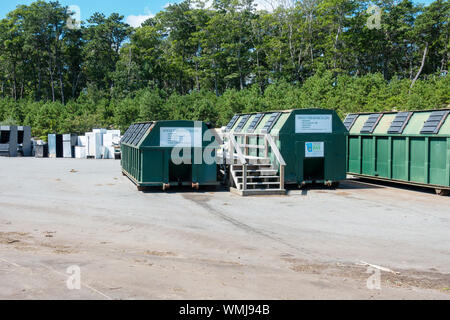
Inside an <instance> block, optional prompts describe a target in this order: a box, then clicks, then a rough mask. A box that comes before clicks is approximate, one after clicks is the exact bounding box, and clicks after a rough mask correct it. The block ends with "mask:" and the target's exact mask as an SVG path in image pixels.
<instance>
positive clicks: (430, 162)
mask: <svg viewBox="0 0 450 320" xmlns="http://www.w3.org/2000/svg"><path fill="white" fill-rule="evenodd" d="M449 114H450V109H441V110H427V111H404V112H384V113H372V114H368V113H361V114H349V115H348V116H347V118H346V120H345V121H344V124H345V125H346V126H347V128H348V129H349V132H350V133H349V136H348V144H347V145H348V147H347V148H348V150H347V154H348V163H347V171H348V173H349V174H351V175H354V176H359V177H365V178H371V179H379V180H387V181H393V182H400V183H406V184H413V185H419V186H425V187H430V188H434V189H436V192H437V193H438V194H447V193H448V190H450V116H449Z"/></svg>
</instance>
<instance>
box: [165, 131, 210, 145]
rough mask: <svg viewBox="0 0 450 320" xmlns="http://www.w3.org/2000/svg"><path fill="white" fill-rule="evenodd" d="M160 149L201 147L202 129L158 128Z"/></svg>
mask: <svg viewBox="0 0 450 320" xmlns="http://www.w3.org/2000/svg"><path fill="white" fill-rule="evenodd" d="M159 145H160V146H161V147H182V148H185V147H201V146H202V128H201V127H199V128H192V127H190V128H189V127H165V128H160V141H159Z"/></svg>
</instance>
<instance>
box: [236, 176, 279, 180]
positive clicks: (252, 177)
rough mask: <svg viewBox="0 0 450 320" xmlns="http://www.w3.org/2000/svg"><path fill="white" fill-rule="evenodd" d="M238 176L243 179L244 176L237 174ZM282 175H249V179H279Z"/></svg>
mask: <svg viewBox="0 0 450 320" xmlns="http://www.w3.org/2000/svg"><path fill="white" fill-rule="evenodd" d="M236 178H238V179H242V178H243V176H237V177H236ZM279 178H280V176H247V179H279Z"/></svg>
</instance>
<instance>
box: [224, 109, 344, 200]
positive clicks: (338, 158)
mask: <svg viewBox="0 0 450 320" xmlns="http://www.w3.org/2000/svg"><path fill="white" fill-rule="evenodd" d="M222 131H223V132H224V137H225V138H224V140H225V144H226V145H227V141H228V140H229V139H230V138H233V139H235V141H236V142H235V146H234V147H233V146H230V147H228V149H229V150H233V151H235V150H237V149H240V150H241V151H239V153H240V154H242V155H243V157H244V158H245V159H246V164H245V165H244V167H247V168H245V169H248V172H253V171H257V172H256V174H255V175H258V177H256V176H255V175H251V174H248V175H247V176H246V177H244V175H245V174H242V171H244V169H242V167H243V165H242V161H241V162H239V163H236V161H235V162H234V163H233V164H232V165H231V176H232V177H233V178H234V182H233V181H231V182H232V184H233V185H235V186H236V189H237V190H239V191H240V193H241V194H243V195H245V194H249V195H251V194H258V192H257V191H258V190H250V188H253V189H257V188H258V189H265V191H267V190H268V189H277V190H280V191H284V186H285V185H289V184H291V185H300V186H302V185H305V184H309V183H321V184H325V185H328V186H332V185H337V184H338V182H339V181H340V180H345V179H346V157H345V152H346V136H347V134H348V132H347V130H346V128H345V127H344V125H343V123H342V121H341V119H340V118H339V116H338V115H337V114H336V112H335V111H333V110H326V109H295V110H283V111H270V112H260V113H251V114H237V115H235V116H234V117H233V119H232V120H231V121H230V122H229V123H228V126H227V127H226V128H223V130H222ZM268 140H269V141H270V142H273V145H272V146H270V145H268ZM230 152H232V151H229V153H230ZM275 152H277V153H278V154H279V155H278V157H277V156H276V154H275ZM234 153H235V158H236V152H234ZM252 160H254V161H259V163H258V164H256V165H255V164H252V163H251V161H252ZM280 160H282V161H281V162H282V163H280ZM262 166H266V168H265V170H264V168H263V167H262ZM262 171H267V172H271V173H270V174H271V176H270V178H265V176H264V175H262V174H261V172H262ZM244 181H245V182H246V183H245V184H244ZM274 191H275V190H274ZM261 193H263V192H261Z"/></svg>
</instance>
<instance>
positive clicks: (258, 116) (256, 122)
mask: <svg viewBox="0 0 450 320" xmlns="http://www.w3.org/2000/svg"><path fill="white" fill-rule="evenodd" d="M263 117H264V113H258V114H256V115H255V117H254V118H253V120H252V122H251V123H250V125H249V127H248V129H247V131H248V132H249V133H253V132H255V129H256V127H257V126H258V125H259V124H260V123H261V120H262V118H263Z"/></svg>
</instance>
